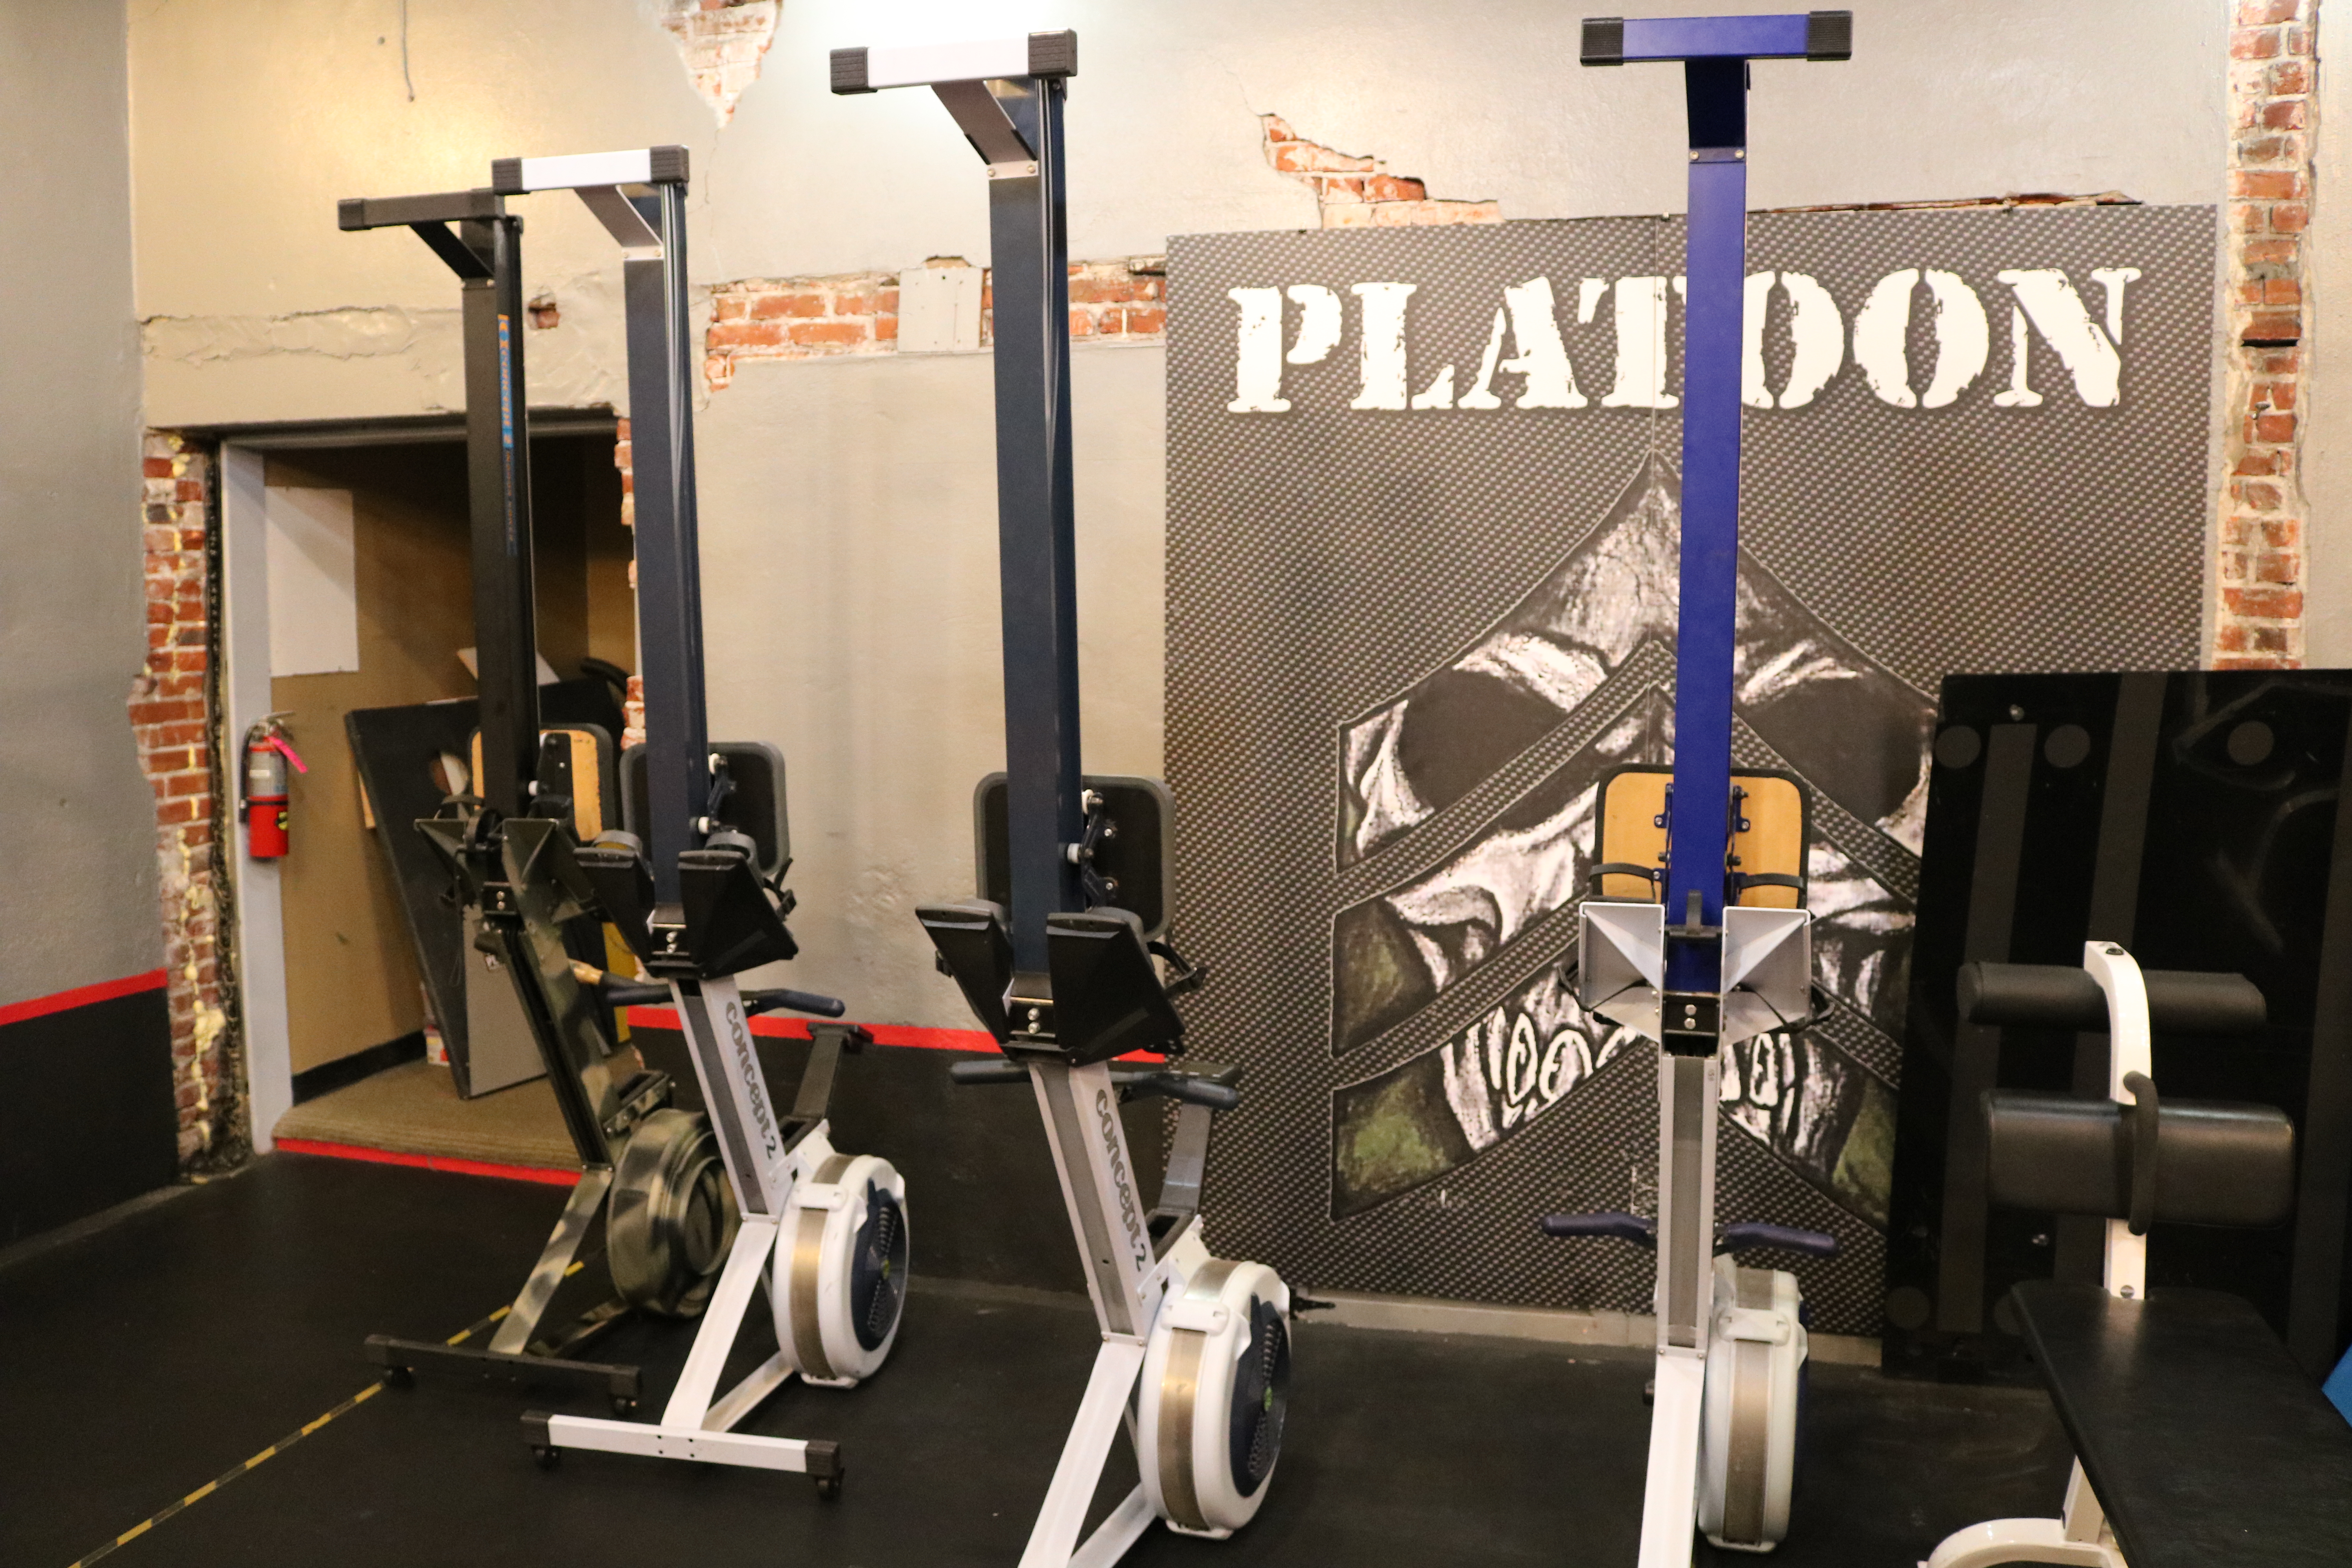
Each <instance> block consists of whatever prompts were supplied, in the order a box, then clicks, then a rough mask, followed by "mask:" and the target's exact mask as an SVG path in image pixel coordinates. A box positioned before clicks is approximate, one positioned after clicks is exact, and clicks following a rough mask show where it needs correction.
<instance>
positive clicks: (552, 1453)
mask: <svg viewBox="0 0 2352 1568" xmlns="http://www.w3.org/2000/svg"><path fill="white" fill-rule="evenodd" d="M530 1457H531V1458H534V1459H536V1460H538V1461H539V1468H541V1469H542V1470H551V1469H553V1468H555V1467H556V1466H558V1465H560V1464H562V1462H563V1450H562V1449H561V1448H559V1447H556V1446H555V1445H554V1444H552V1443H533V1444H532V1445H531V1446H530Z"/></svg>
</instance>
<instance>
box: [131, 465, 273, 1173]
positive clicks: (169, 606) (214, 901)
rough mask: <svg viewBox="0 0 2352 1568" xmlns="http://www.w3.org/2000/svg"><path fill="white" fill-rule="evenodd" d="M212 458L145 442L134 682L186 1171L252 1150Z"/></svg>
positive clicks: (234, 1159) (134, 716)
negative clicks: (232, 953) (211, 546)
mask: <svg viewBox="0 0 2352 1568" xmlns="http://www.w3.org/2000/svg"><path fill="white" fill-rule="evenodd" d="M210 457H211V454H210V453H209V451H207V450H206V449H205V448H204V447H198V446H195V445H194V444H191V443H188V442H184V441H183V440H182V439H181V438H179V437H174V436H165V435H153V434H151V435H150V436H148V437H147V440H146V447H145V456H144V473H145V477H146V490H145V522H146V528H145V534H144V539H143V550H144V559H145V566H146V582H147V660H146V665H145V667H144V668H142V669H141V671H140V672H139V674H138V676H137V677H136V678H135V679H133V680H132V681H131V704H130V707H131V728H132V730H133V731H134V732H135V734H136V736H137V739H138V745H139V763H140V766H141V768H142V771H144V773H146V775H147V781H148V783H149V784H150V785H151V786H152V788H153V789H154V792H155V861H156V871H157V884H158V889H159V892H160V896H161V900H162V913H163V967H164V974H165V977H166V983H167V984H168V986H169V997H170V1003H171V1015H172V1074H173V1093H174V1096H175V1098H176V1100H177V1101H178V1104H179V1117H180V1122H179V1152H180V1163H181V1164H182V1166H183V1167H184V1168H188V1169H206V1168H212V1167H216V1166H220V1165H227V1164H234V1163H236V1162H237V1161H239V1160H241V1159H242V1158H244V1156H245V1154H246V1152H247V1133H246V1128H245V1125H244V1122H245V1118H244V1116H243V1114H242V1110H241V1102H242V1098H243V1093H244V1073H243V1068H242V1063H241V1061H240V1060H239V1057H238V1052H237V1049H236V1034H235V1031H234V1030H233V1029H232V1028H231V1027H230V1026H229V1013H228V1010H227V1008H226V1006H225V1005H224V998H223V987H222V962H221V959H222V952H221V945H222V944H221V905H222V903H223V900H222V899H221V897H220V896H219V895H220V889H221V887H222V882H221V880H220V866H219V863H218V859H217V853H216V847H215V839H214V826H215V800H214V791H215V788H216V787H218V783H219V781H218V780H217V779H216V776H215V755H214V745H215V739H216V737H215V732H214V724H215V721H214V719H213V716H212V713H211V710H210V707H209V696H208V682H207V679H206V677H207V674H208V672H209V670H210V667H211V658H212V646H211V631H210V626H211V618H210V615H209V609H210V597H211V583H210V569H209V567H208V565H207V562H208V559H209V554H208V551H207V548H206V546H207V538H206V531H207V516H208V507H207V502H208V500H209V498H208V496H207V494H206V489H205V487H206V480H207V475H208V473H209V472H210V468H211V462H210Z"/></svg>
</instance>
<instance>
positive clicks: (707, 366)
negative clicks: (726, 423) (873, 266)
mask: <svg viewBox="0 0 2352 1568" xmlns="http://www.w3.org/2000/svg"><path fill="white" fill-rule="evenodd" d="M942 264H944V265H942ZM967 265H968V264H967V263H966V262H965V261H964V260H963V258H961V257H956V256H934V257H932V258H930V260H929V263H928V264H927V265H926V266H924V267H923V268H918V269H913V270H909V271H907V272H845V273H837V274H835V275H833V276H830V277H824V278H744V279H737V280H736V281H734V282H731V283H719V284H714V285H713V286H712V287H711V289H710V303H711V310H710V327H709V331H708V332H707V333H706V334H705V336H704V339H703V362H702V370H703V378H704V380H705V381H706V382H707V383H708V384H709V387H710V390H711V391H713V392H717V391H719V390H720V389H722V388H724V387H726V386H728V385H729V384H731V383H732V382H733V381H734V379H735V371H736V367H737V366H738V365H740V364H741V363H744V362H746V361H751V360H805V359H826V358H831V357H834V356H836V355H841V354H887V353H898V352H900V351H901V350H902V349H906V350H907V351H908V352H937V351H939V350H940V349H942V348H944V347H945V346H946V345H945V344H943V343H939V342H928V341H919V342H917V343H915V344H912V345H908V344H902V343H901V342H900V341H899V332H898V329H899V309H900V304H901V301H902V300H904V299H905V298H906V297H907V295H908V290H909V289H910V288H911V289H916V290H917V291H918V292H919V289H920V287H921V286H922V285H923V283H924V282H925V281H926V279H927V276H936V275H937V274H938V273H940V272H943V271H948V270H961V269H962V268H965V267H966V266H967ZM992 276H993V275H992V273H991V272H989V271H987V270H985V269H983V270H982V272H981V273H980V288H979V289H978V294H979V310H980V318H979V321H977V322H976V323H975V325H976V326H977V328H978V334H977V336H976V337H975V338H973V339H972V340H971V341H970V342H966V343H962V344H961V345H959V346H961V347H966V348H970V349H973V350H977V349H982V348H986V347H988V346H989V345H990V344H991V343H992V342H994V341H995V336H996V331H995V310H994V306H995V292H994V289H993V286H992ZM910 279H911V280H912V282H911V283H910V282H909V280H910ZM1167 331H1168V259H1167V258H1166V257H1163V256H1129V257H1122V258H1118V259H1117V260H1113V261H1073V262H1071V263H1070V336H1071V337H1072V338H1073V339H1076V340H1077V341H1079V342H1087V341H1094V342H1120V343H1152V342H1161V341H1162V340H1163V339H1164V338H1165V337H1166V335H1167Z"/></svg>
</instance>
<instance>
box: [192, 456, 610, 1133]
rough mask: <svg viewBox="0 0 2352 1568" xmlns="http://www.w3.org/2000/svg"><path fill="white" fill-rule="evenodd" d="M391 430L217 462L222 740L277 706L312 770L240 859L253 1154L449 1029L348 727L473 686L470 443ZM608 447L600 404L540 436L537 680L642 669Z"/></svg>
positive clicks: (456, 782)
mask: <svg viewBox="0 0 2352 1568" xmlns="http://www.w3.org/2000/svg"><path fill="white" fill-rule="evenodd" d="M583 424H584V426H585V427H584V428H583V427H582V426H583ZM397 434H398V436H399V437H402V438H398V439H394V440H389V441H388V440H386V439H384V438H383V436H382V434H381V433H380V432H378V431H374V430H364V429H362V430H352V431H348V432H341V433H339V432H336V431H332V430H327V431H318V430H310V431H303V432H299V433H298V434H290V435H287V436H282V437H277V438H275V439H273V438H272V437H271V436H270V435H268V433H260V434H257V435H256V436H254V437H248V438H247V439H245V440H239V441H234V442H232V444H231V446H230V447H229V454H230V455H229V458H228V460H227V461H226V462H225V465H224V467H225V468H226V470H227V478H228V479H229V483H228V484H227V485H226V487H225V489H226V492H227V493H226V509H227V516H226V518H225V523H226V538H227V545H228V548H227V552H226V566H225V575H226V578H227V589H228V595H229V604H230V612H229V614H228V616H226V623H227V639H228V644H229V647H228V658H229V668H230V671H231V680H230V685H231V693H230V698H229V702H228V707H229V709H230V711H229V713H228V715H227V718H228V721H229V722H228V724H227V726H226V735H227V738H228V739H229V740H230V741H231V742H232V743H234V742H236V741H237V740H238V738H239V737H241V736H242V735H243V734H244V733H245V731H246V729H247V726H248V725H250V724H251V723H252V722H253V721H255V720H257V719H259V718H261V717H262V716H263V714H262V712H260V711H256V710H257V709H266V711H267V712H268V714H274V715H278V716H279V722H280V723H281V724H282V725H283V727H284V729H285V731H286V733H287V735H288V737H289V739H290V741H291V742H292V745H293V747H294V749H295V750H296V751H297V752H299V755H300V757H301V760H302V762H303V763H305V764H306V765H307V767H308V772H301V773H294V774H293V776H292V777H291V779H290V781H289V791H288V795H289V799H288V813H289V840H290V842H289V848H288V852H287V853H286V855H285V856H284V858H281V859H278V860H275V861H268V860H256V859H254V858H252V856H251V854H250V846H249V845H248V844H246V843H244V842H240V846H239V853H238V855H237V857H236V862H237V865H238V868H239V873H240V874H239V890H240V895H241V896H240V907H239V917H240V918H239V921H238V924H239V928H240V930H239V935H240V939H241V943H242V953H243V957H244V963H243V964H242V966H241V973H240V978H241V981H242V982H243V984H242V986H241V989H242V990H243V991H244V992H245V993H246V1017H247V1033H248V1035H249V1036H251V1037H253V1038H252V1040H251V1042H250V1049H249V1052H248V1058H249V1059H248V1071H249V1073H250V1075H251V1077H252V1079H253V1080H254V1081H253V1086H252V1087H253V1094H254V1105H255V1127H254V1132H255V1135H256V1143H257V1147H268V1142H269V1140H268V1133H269V1131H270V1130H271V1128H272V1127H274V1125H275V1123H276V1120H277V1115H278V1113H279V1112H282V1110H284V1109H285V1108H286V1107H287V1106H288V1105H289V1104H290V1103H292V1102H293V1100H296V1099H298V1098H302V1097H303V1091H304V1090H305V1089H309V1090H310V1091H313V1092H315V1091H316V1090H318V1089H321V1088H331V1087H334V1086H335V1085H337V1084H339V1083H341V1082H346V1081H350V1080H352V1079H357V1078H360V1077H363V1076H366V1075H367V1074H368V1073H369V1072H371V1071H373V1070H375V1069H376V1068H381V1067H384V1066H388V1065H391V1064H394V1063H397V1062H402V1061H405V1060H409V1059H413V1058H417V1057H421V1056H422V1055H424V1053H425V1038H426V1034H427V1031H428V1028H430V1027H431V1026H434V1025H435V1024H436V1022H437V1020H436V1019H435V1018H434V1017H433V1016H432V1014H433V1006H432V1002H431V1000H430V997H429V995H428V992H427V989H426V987H425V984H423V981H424V978H425V977H424V973H423V972H422V970H421V968H420V964H419V961H418V947H419V943H418V942H417V941H416V940H415V936H414V932H413V930H412V924H411V921H412V920H413V919H414V918H415V907H414V906H415V901H416V900H415V889H409V890H408V904H409V907H408V908H406V909H404V897H403V894H404V889H403V887H402V883H401V879H400V877H399V875H398V873H397V872H396V871H395V868H394V863H393V860H392V858H391V857H390V855H389V854H388V852H387V847H386V844H385V834H386V832H387V831H396V830H397V827H398V826H399V825H398V824H386V823H383V822H379V820H378V819H377V818H376V816H375V814H374V812H373V804H372V802H371V801H370V799H369V797H368V792H367V790H366V788H365V787H364V786H363V784H362V771H361V769H360V767H359V766H358V764H357V759H356V758H355V757H354V754H353V748H352V740H351V739H350V732H349V731H348V730H347V726H346V721H347V719H348V718H349V716H350V715H351V714H352V712H354V711H356V710H383V709H401V708H409V707H414V706H415V705H421V704H428V703H437V702H444V701H448V700H463V699H467V698H471V697H472V696H473V695H474V690H475V683H474V678H473V674H472V671H471V668H470V666H469V663H468V660H469V658H470V657H471V651H472V647H473V644H474V640H475V638H474V624H473V601H472V575H471V569H470V563H469V521H468V510H467V472H466V448H465V443H464V441H463V439H462V436H461V434H460V433H459V432H458V431H457V430H456V429H455V428H453V427H446V426H445V427H443V428H441V429H438V430H432V431H423V432H420V431H416V430H414V429H404V430H401V431H399V432H397ZM339 435H340V436H341V438H340V439H339V438H338V437H339ZM613 455H614V423H613V421H612V419H611V418H610V416H601V417H596V416H592V417H591V418H589V419H588V420H585V421H583V420H582V419H580V418H578V417H577V416H573V417H572V418H571V419H569V420H568V421H567V422H566V424H565V426H563V427H562V428H561V429H560V430H558V431H556V432H552V433H541V432H534V437H533V439H532V442H531V453H530V459H531V485H532V495H533V508H532V510H533V556H534V568H535V572H534V575H535V590H536V596H537V608H538V633H539V651H540V656H541V661H542V670H541V676H542V679H548V678H550V677H552V678H554V679H576V678H578V677H580V676H581V675H582V673H583V668H597V667H598V665H599V664H600V663H601V664H602V665H603V666H604V667H607V668H610V667H617V668H618V669H620V670H624V671H625V670H630V669H634V668H635V664H636V657H635V641H636V626H635V595H634V593H633V591H632V589H631V587H630V584H629V563H630V554H631V548H632V541H631V538H630V535H629V531H628V529H627V528H626V526H625V524H624V523H623V521H622V510H621V501H622V484H621V477H620V475H619V473H618V472H617V471H616V470H615V469H614V466H613ZM264 671H266V677H265V675H264ZM265 679H266V687H265ZM615 739H617V737H615ZM466 772H467V770H466V759H465V758H463V757H462V756H459V755H451V756H449V757H447V759H446V767H445V768H444V770H443V771H441V772H439V773H436V775H435V778H434V781H433V783H434V784H435V785H436V787H437V788H438V789H441V790H445V791H446V790H460V791H461V790H463V789H464V788H465V786H466V784H467V776H466ZM403 815H405V814H403ZM238 831H239V837H240V840H243V838H244V837H245V835H244V831H243V829H242V828H241V827H240V829H239V830H238ZM273 904H274V906H275V908H274V910H273V909H272V908H271V907H270V906H271V905H273ZM448 918H449V919H451V920H453V921H454V920H455V919H456V918H457V917H456V913H455V911H454V910H451V911H449V916H448ZM273 949H274V952H273V951H272V950H273ZM273 981H274V985H273ZM273 989H275V990H276V991H277V992H278V994H277V995H271V994H269V993H270V992H272V990H273ZM273 1034H274V1035H275V1036H276V1038H275V1039H274V1040H273V1039H271V1038H269V1037H270V1036H272V1035H273ZM281 1064H282V1065H281ZM277 1079H282V1080H283V1081H282V1083H278V1082H271V1081H265V1080H277ZM265 1118H267V1120H265Z"/></svg>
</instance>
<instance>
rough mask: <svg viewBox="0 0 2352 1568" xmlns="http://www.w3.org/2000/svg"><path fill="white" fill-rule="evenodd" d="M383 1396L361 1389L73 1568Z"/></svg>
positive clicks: (378, 1389) (377, 1386) (378, 1387)
mask: <svg viewBox="0 0 2352 1568" xmlns="http://www.w3.org/2000/svg"><path fill="white" fill-rule="evenodd" d="M382 1393H383V1384H381V1383H371V1384H368V1385H367V1386H366V1387H365V1388H362V1389H361V1390H360V1391H359V1392H358V1393H357V1394H352V1396H351V1397H350V1398H349V1399H346V1400H344V1401H343V1402H342V1403H341V1405H336V1406H335V1407H334V1408H333V1409H332V1410H330V1411H328V1412H327V1413H326V1414H325V1415H321V1416H320V1417H319V1418H318V1419H317V1420H315V1421H310V1422H306V1423H304V1424H303V1426H302V1427H301V1428H300V1429H299V1431H294V1432H289V1433H288V1434H287V1435H286V1436H283V1437H280V1438H278V1441H276V1442H275V1443H272V1444H270V1445H269V1447H267V1448H264V1449H262V1450H261V1452H259V1453H258V1454H256V1455H254V1456H253V1458H250V1459H247V1460H246V1462H245V1463H243V1464H241V1465H239V1466H237V1467H236V1468H235V1469H233V1470H231V1471H229V1472H228V1473H227V1474H226V1475H223V1476H216V1477H215V1478H214V1479H211V1480H209V1481H206V1482H205V1484H204V1485H203V1486H200V1487H198V1488H197V1489H195V1490H194V1491H192V1492H190V1493H189V1494H188V1495H187V1496H185V1497H184V1498H182V1499H181V1500H179V1501H177V1502H175V1503H171V1504H169V1505H167V1506H165V1507H163V1508H162V1509H159V1510H156V1512H155V1513H154V1514H153V1515H152V1516H151V1517H149V1518H147V1519H143V1520H142V1521H139V1522H138V1523H137V1524H134V1525H132V1526H131V1528H130V1529H129V1530H126V1531H123V1532H122V1533H121V1534H120V1535H118V1536H116V1537H115V1538H114V1539H113V1540H111V1541H110V1542H107V1543H106V1544H105V1545H103V1546H101V1547H100V1548H99V1549H98V1550H97V1551H95V1552H91V1553H89V1555H88V1556H86V1557H84V1558H82V1559H81V1560H80V1561H79V1562H78V1563H74V1564H73V1565H72V1568H88V1564H89V1563H95V1562H97V1561H98V1560H99V1559H100V1558H102V1557H104V1556H106V1555H107V1554H109V1553H110V1552H113V1551H114V1550H115V1548H117V1547H119V1546H127V1545H129V1544H130V1543H131V1542H134V1541H136V1540H138V1539H139V1538H140V1537H141V1536H142V1535H144V1534H146V1533H147V1532H148V1531H151V1530H152V1529H154V1528H155V1527H156V1526H157V1525H159V1524H161V1523H163V1521H165V1520H167V1519H169V1518H171V1517H172V1516H173V1514H175V1513H178V1512H179V1511H180V1510H183V1509H184V1508H186V1507H188V1506H189V1505H190V1504H191V1503H195V1502H201V1501H202V1500H205V1498H208V1497H210V1496H212V1494H213V1493H215V1492H216V1491H218V1490H220V1489H221V1488H223V1487H225V1486H226V1485H228V1483H229V1482H231V1481H233V1480H235V1479H236V1478H237V1477H239V1476H241V1475H244V1474H245V1473H246V1472H247V1471H248V1470H250V1469H252V1468H254V1467H255V1466H257V1465H258V1464H260V1463H261V1462H262V1461H263V1460H264V1459H272V1458H277V1457H278V1455H280V1454H282V1453H284V1452H285V1451H286V1450H287V1449H289V1448H290V1447H293V1446H294V1445H295V1444H297V1443H299V1442H300V1441H301V1440H302V1439H303V1438H305V1437H308V1436H310V1434H311V1433H313V1432H316V1431H317V1430H318V1429H319V1428H320V1427H321V1426H325V1425H326V1424H327V1423H328V1422H330V1421H332V1420H333V1419H334V1418H335V1417H336V1416H338V1415H348V1414H350V1413H351V1412H352V1411H354V1410H356V1409H358V1408H359V1407H360V1406H361V1405H364V1404H366V1403H367V1402H368V1401H369V1400H371V1399H373V1398H374V1397H375V1396H376V1395H377V1394H382Z"/></svg>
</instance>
